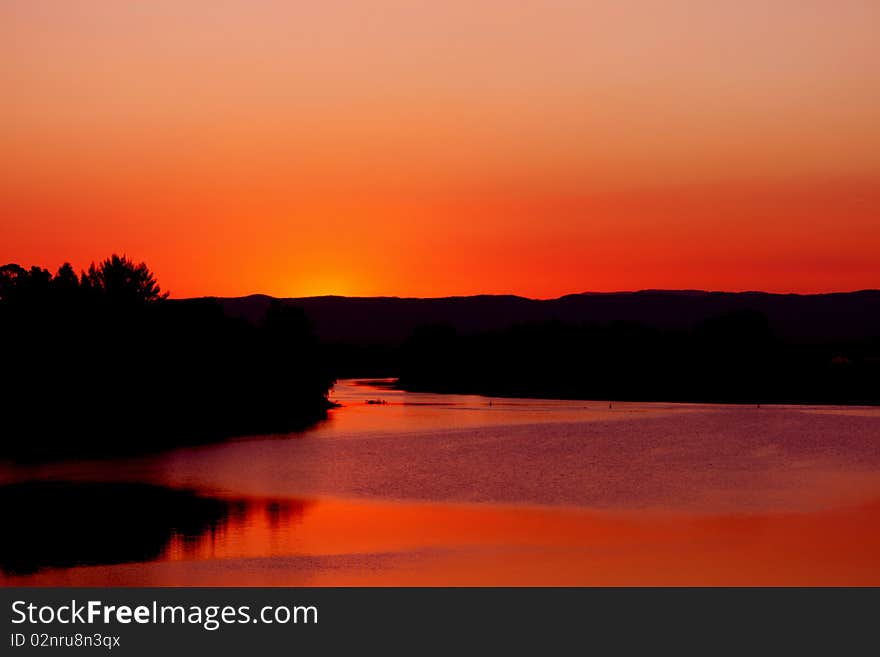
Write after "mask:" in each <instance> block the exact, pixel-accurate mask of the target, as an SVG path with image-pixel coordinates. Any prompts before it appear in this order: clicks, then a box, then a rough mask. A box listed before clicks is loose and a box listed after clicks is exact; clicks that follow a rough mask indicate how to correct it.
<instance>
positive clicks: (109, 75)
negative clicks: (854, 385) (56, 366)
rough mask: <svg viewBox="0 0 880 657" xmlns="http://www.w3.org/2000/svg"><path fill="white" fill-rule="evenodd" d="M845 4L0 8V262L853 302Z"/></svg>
mask: <svg viewBox="0 0 880 657" xmlns="http://www.w3.org/2000/svg"><path fill="white" fill-rule="evenodd" d="M878 24H880V4H878V3H877V2H872V1H870V0H837V1H832V0H775V1H773V2H766V0H761V1H758V0H740V1H738V2H704V3H694V2H686V1H684V0H664V1H660V0H639V1H636V0H597V1H595V2H575V1H573V0H541V1H540V2H538V1H536V0H521V1H520V2H509V1H502V0H468V1H467V2H465V1H463V0H447V1H446V2H420V1H418V0H374V1H371V2H367V1H366V0H323V1H322V2H320V3H319V2H298V1H283V0H247V1H246V0H210V1H209V0H153V1H152V2H149V3H120V2H116V1H115V0H76V1H73V0H64V1H61V0H59V1H57V2H52V1H48V0H0V88H2V96H0V97H2V99H3V102H2V103H0V152H2V157H0V262H8V261H14V262H19V263H22V264H27V265H30V264H41V265H44V266H49V267H53V268H54V267H57V265H58V264H60V263H61V262H62V261H63V260H70V261H72V262H73V263H74V265H75V266H77V267H84V266H86V265H87V264H88V262H89V261H91V260H93V259H98V258H100V257H103V256H105V255H107V254H109V253H110V252H112V251H118V252H125V253H127V254H128V255H129V256H131V257H134V258H137V259H143V260H146V261H147V262H148V263H149V264H150V265H151V267H152V268H153V269H154V270H155V271H156V273H157V275H158V277H159V280H160V283H162V285H163V287H164V288H166V289H170V290H171V292H172V294H173V295H174V296H191V295H201V294H220V295H236V294H247V293H251V292H265V293H269V294H275V295H284V296H299V295H311V294H323V293H338V294H362V295H374V294H397V295H418V296H439V295H445V294H470V293H480V292H510V293H518V294H524V295H528V296H536V297H551V296H558V295H560V294H564V293H568V292H576V291H584V290H617V289H637V288H648V287H653V288H681V287H688V288H695V287H696V288H711V289H729V290H738V289H766V290H773V291H799V292H808V291H827V290H848V289H857V288H865V287H880V257H878V256H877V254H878V253H880V120H878V117H880V40H878V39H877V36H876V29H877V25H878Z"/></svg>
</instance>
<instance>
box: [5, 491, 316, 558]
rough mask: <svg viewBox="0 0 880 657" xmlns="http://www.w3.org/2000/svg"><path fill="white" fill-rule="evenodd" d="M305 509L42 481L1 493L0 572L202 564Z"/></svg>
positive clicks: (274, 503) (291, 503)
mask: <svg viewBox="0 0 880 657" xmlns="http://www.w3.org/2000/svg"><path fill="white" fill-rule="evenodd" d="M305 508H306V503H305V502H297V501H283V502H282V501H269V502H262V501H255V500H247V501H245V500H226V499H220V498H215V497H208V496H204V495H198V494H196V493H193V492H191V491H186V490H175V489H171V488H166V487H162V486H154V485H149V484H133V483H107V482H104V483H83V482H79V483H73V482H58V481H48V482H47V481H41V482H26V483H17V484H9V485H5V486H0V510H2V511H0V518H2V523H3V526H4V533H5V535H6V539H5V540H3V541H2V542H0V572H2V573H3V574H4V575H28V574H33V573H38V572H40V571H42V570H45V569H57V568H70V567H74V566H96V565H113V564H123V563H135V562H149V561H162V560H179V559H187V558H202V557H204V556H205V554H206V551H208V552H210V548H211V546H216V545H218V544H221V543H225V542H226V541H227V536H228V535H229V533H230V529H231V528H236V527H246V526H248V525H249V524H252V523H253V519H254V518H255V517H259V515H260V514H261V513H265V515H266V517H267V518H269V519H270V523H269V524H270V526H271V527H273V528H274V529H275V530H276V531H278V530H279V528H280V527H282V526H284V525H289V524H292V523H294V522H295V519H296V518H297V517H299V516H301V515H302V514H303V513H304V511H305Z"/></svg>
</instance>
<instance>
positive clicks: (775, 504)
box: [0, 380, 880, 586]
mask: <svg viewBox="0 0 880 657" xmlns="http://www.w3.org/2000/svg"><path fill="white" fill-rule="evenodd" d="M331 398H332V399H333V400H334V401H336V402H338V403H339V404H340V405H339V407H338V408H335V409H333V410H332V411H331V412H330V417H329V418H328V420H326V421H325V422H322V423H320V424H319V425H317V426H315V427H314V428H312V429H311V430H309V431H306V432H302V433H298V434H290V435H283V436H262V437H254V438H247V439H240V440H234V441H227V442H223V443H218V444H212V445H207V446H200V447H192V448H185V449H177V450H172V451H168V452H163V453H160V454H154V455H149V456H139V457H135V458H127V459H119V460H112V461H81V462H62V463H53V464H47V465H39V466H22V465H16V464H11V463H6V464H0V482H2V483H3V486H0V489H4V490H6V493H5V497H4V500H5V505H6V508H5V510H4V514H5V515H6V516H7V518H6V522H5V525H6V527H7V530H8V531H9V533H6V535H5V537H4V539H3V543H4V545H5V547H0V583H3V584H6V585H10V584H15V585H50V584H51V585H134V586H137V585H180V586H185V585H205V586H211V585H318V586H323V585H332V586H335V585H355V586H356V585H639V584H644V585H703V584H710V585H752V584H758V585H761V584H773V585H823V584H835V585H845V584H873V585H878V584H880V557H878V556H877V555H880V409H877V408H861V407H858V408H857V407H846V408H843V407H821V406H809V407H808V406H763V407H755V406H734V405H705V404H668V403H653V404H652V403H623V402H613V403H612V402H609V401H607V400H604V401H595V402H584V401H552V400H551V401H548V400H530V399H499V398H494V399H489V398H486V397H479V396H463V395H439V394H427V393H406V392H402V391H397V390H393V389H391V388H390V387H389V386H388V385H387V382H384V381H380V380H371V381H354V380H345V381H340V382H339V383H338V384H337V385H336V387H335V388H334V390H333V393H332V396H331ZM371 402H381V403H371ZM120 439H124V436H120ZM28 482H53V483H52V484H51V486H50V488H49V489H46V488H45V487H46V486H47V485H48V484H45V483H42V484H34V483H28ZM59 496H61V498H59ZM62 498H63V499H64V500H65V503H64V504H60V505H59V504H58V503H56V501H57V500H58V499H62ZM13 507H15V509H17V510H14V509H13ZM27 537H30V538H27Z"/></svg>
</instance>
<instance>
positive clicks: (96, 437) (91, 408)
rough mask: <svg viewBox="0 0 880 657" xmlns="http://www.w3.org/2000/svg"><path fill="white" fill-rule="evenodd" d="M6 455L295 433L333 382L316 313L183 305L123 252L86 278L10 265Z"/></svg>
mask: <svg viewBox="0 0 880 657" xmlns="http://www.w3.org/2000/svg"><path fill="white" fill-rule="evenodd" d="M0 344H2V377H0V436H2V437H0V457H6V458H56V457H65V456H83V455H88V456H110V455H115V454H123V453H129V452H132V451H143V450H153V449H160V448H165V447H169V446H175V445H181V444H188V443H195V442H203V441H208V440H213V439H216V438H221V437H228V436H237V435H247V434H257V433H273V432H287V431H291V430H295V429H300V428H303V427H305V426H307V425H309V424H311V423H313V422H315V421H318V420H320V419H322V418H324V417H325V416H326V411H327V409H328V407H329V406H330V403H329V402H328V400H327V394H328V391H329V388H330V386H331V385H332V383H333V380H332V377H331V375H330V373H329V372H328V371H327V369H326V368H325V367H324V365H323V360H322V358H321V353H320V348H319V345H318V341H317V339H316V336H315V334H314V331H313V330H312V327H311V325H310V323H309V321H308V318H307V317H306V316H305V314H304V313H303V312H302V311H301V310H300V309H298V308H295V307H291V306H287V305H282V304H280V303H274V304H272V305H270V306H269V308H268V309H267V311H266V313H265V316H264V317H263V318H262V319H261V320H260V321H258V322H249V321H246V320H244V319H240V318H234V317H229V316H227V315H226V314H225V313H224V312H223V309H222V308H221V307H220V306H219V304H217V303H216V302H213V301H211V300H172V299H169V298H168V295H167V293H163V292H162V290H161V288H160V286H159V284H158V282H157V281H156V278H155V276H154V274H153V273H152V272H151V271H150V270H149V268H148V267H147V265H146V264H144V263H142V262H141V263H135V262H133V261H132V260H130V259H128V258H126V257H124V256H118V255H112V256H111V257H109V258H107V259H106V260H103V261H102V262H100V263H96V264H92V265H91V266H90V267H89V268H88V269H87V270H85V271H82V272H81V273H80V274H79V275H77V274H76V272H75V270H74V269H73V267H71V266H70V264H68V263H65V264H63V265H62V266H61V267H60V268H59V269H58V270H57V271H56V273H54V274H53V273H51V272H50V271H48V270H46V269H43V268H40V267H31V268H29V269H25V268H23V267H21V266H19V265H15V264H8V265H5V266H3V267H0Z"/></svg>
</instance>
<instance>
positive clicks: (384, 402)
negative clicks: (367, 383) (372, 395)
mask: <svg viewBox="0 0 880 657" xmlns="http://www.w3.org/2000/svg"><path fill="white" fill-rule="evenodd" d="M364 403H365V404H378V405H381V406H384V405H385V404H387V403H388V402H387V401H385V400H384V399H368V400H366V401H365V402H364Z"/></svg>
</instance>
